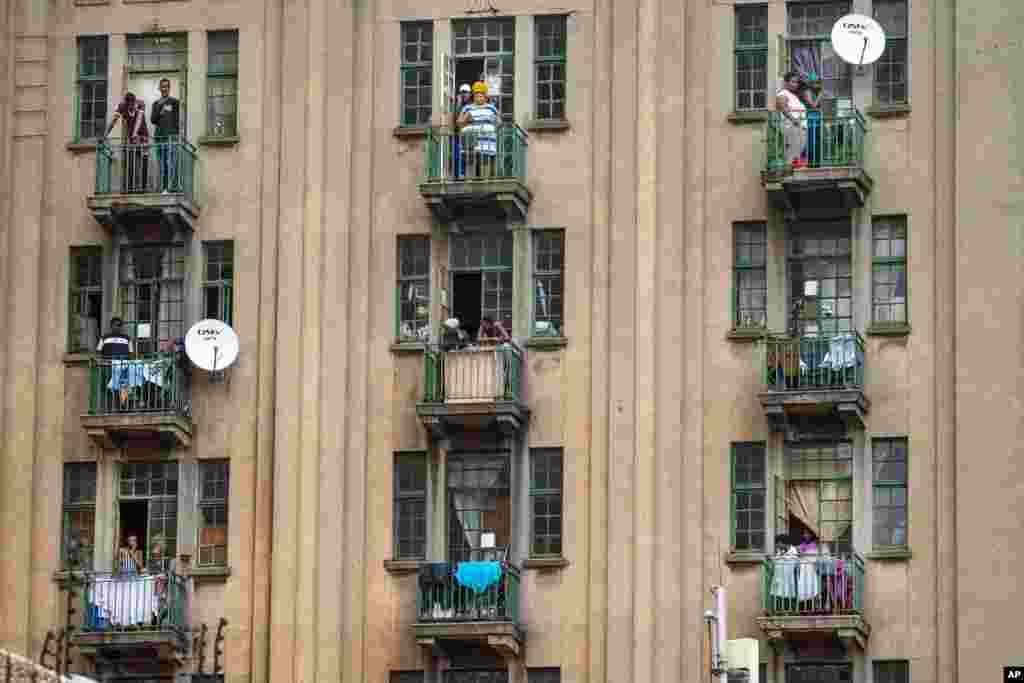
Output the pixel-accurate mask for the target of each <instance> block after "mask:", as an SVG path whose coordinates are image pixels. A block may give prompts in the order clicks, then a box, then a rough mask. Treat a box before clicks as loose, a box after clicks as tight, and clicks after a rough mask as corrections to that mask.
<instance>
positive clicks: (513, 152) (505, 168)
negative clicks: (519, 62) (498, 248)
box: [420, 124, 533, 223]
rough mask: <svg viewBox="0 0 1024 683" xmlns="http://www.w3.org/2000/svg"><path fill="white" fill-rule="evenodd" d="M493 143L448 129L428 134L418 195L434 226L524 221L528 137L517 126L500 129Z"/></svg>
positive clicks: (528, 196)
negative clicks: (467, 220) (481, 219)
mask: <svg viewBox="0 0 1024 683" xmlns="http://www.w3.org/2000/svg"><path fill="white" fill-rule="evenodd" d="M496 138H497V139H496V141H488V140H486V139H481V138H480V136H478V135H477V134H475V133H468V132H464V133H458V132H455V131H453V130H452V129H451V128H448V127H436V128H432V129H431V130H430V132H429V133H428V135H427V143H426V177H425V178H424V179H423V182H422V183H420V194H421V195H423V200H424V201H425V202H426V203H427V206H428V207H430V210H431V211H433V213H434V215H435V216H436V217H437V218H438V220H440V221H442V222H445V223H448V222H451V221H457V220H459V219H460V218H462V217H464V216H474V217H492V218H497V219H499V220H512V221H522V220H524V219H525V218H526V212H527V211H528V210H529V208H530V202H531V201H532V199H533V196H532V195H531V194H530V191H529V190H528V189H527V188H526V152H527V147H528V137H527V134H526V132H525V131H524V130H523V129H522V128H520V127H519V126H517V125H515V124H504V125H501V126H498V129H497V135H496ZM491 145H493V147H491ZM491 150H493V151H491Z"/></svg>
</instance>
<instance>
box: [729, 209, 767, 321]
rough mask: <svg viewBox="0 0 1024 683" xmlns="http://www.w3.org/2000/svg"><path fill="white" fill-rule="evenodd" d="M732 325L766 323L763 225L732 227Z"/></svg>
mask: <svg viewBox="0 0 1024 683" xmlns="http://www.w3.org/2000/svg"><path fill="white" fill-rule="evenodd" d="M733 237H734V249H733V251H734V268H733V277H734V278H735V282H734V285H733V292H734V294H733V325H734V326H735V327H736V328H737V329H739V328H744V329H748V328H763V327H765V325H767V324H768V279H767V275H766V270H765V258H766V256H765V255H766V251H767V233H766V228H765V224H764V223H736V224H734V225H733Z"/></svg>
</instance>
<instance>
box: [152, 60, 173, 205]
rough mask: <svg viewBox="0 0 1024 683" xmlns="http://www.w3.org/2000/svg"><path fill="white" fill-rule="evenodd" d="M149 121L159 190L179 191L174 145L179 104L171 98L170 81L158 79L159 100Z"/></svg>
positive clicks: (155, 103) (165, 191) (154, 105)
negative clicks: (154, 143) (155, 157)
mask: <svg viewBox="0 0 1024 683" xmlns="http://www.w3.org/2000/svg"><path fill="white" fill-rule="evenodd" d="M149 120H150V122H151V123H152V124H153V125H154V126H155V130H154V131H153V139H154V142H156V144H157V148H156V154H157V156H158V157H159V158H160V190H161V192H164V193H165V194H166V193H167V192H168V191H170V189H171V188H173V189H174V190H175V191H180V190H181V188H180V187H179V181H178V173H177V171H178V167H177V154H176V152H177V149H176V145H177V143H178V135H179V131H180V130H181V102H179V101H178V100H177V98H174V97H171V81H170V80H168V79H166V78H161V79H160V99H158V100H157V101H156V102H154V103H153V109H152V112H151V113H150V116H149Z"/></svg>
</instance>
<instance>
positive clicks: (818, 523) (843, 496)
mask: <svg viewBox="0 0 1024 683" xmlns="http://www.w3.org/2000/svg"><path fill="white" fill-rule="evenodd" d="M784 467H785V475H786V480H785V485H784V486H785V489H784V491H785V492H784V501H785V502H784V505H785V510H786V512H785V515H786V523H787V526H788V531H789V535H790V537H792V538H800V537H802V536H803V535H804V532H808V533H810V535H811V537H812V538H813V539H814V540H815V541H816V542H817V544H818V547H819V550H821V549H823V546H825V545H827V546H828V549H829V551H830V552H831V553H832V554H839V553H849V552H852V551H853V524H854V519H853V444H851V443H850V442H849V441H845V440H834V441H832V440H830V441H801V442H791V443H787V444H786V446H785V453H784ZM776 533H780V532H779V531H778V530H777V531H776Z"/></svg>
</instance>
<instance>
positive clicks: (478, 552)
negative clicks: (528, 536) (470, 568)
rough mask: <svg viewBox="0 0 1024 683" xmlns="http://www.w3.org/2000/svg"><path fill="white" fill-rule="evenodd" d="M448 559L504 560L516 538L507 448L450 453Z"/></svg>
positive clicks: (448, 468) (451, 560) (454, 560)
mask: <svg viewBox="0 0 1024 683" xmlns="http://www.w3.org/2000/svg"><path fill="white" fill-rule="evenodd" d="M447 470H448V492H447V493H448V561H449V562H463V561H467V560H483V559H489V560H491V559H499V558H500V559H504V555H505V552H506V550H507V549H508V548H509V547H510V545H511V541H512V497H511V496H512V492H511V479H512V470H511V462H510V460H509V455H508V452H507V451H503V450H498V451H473V452H471V453H449V454H448V467H447Z"/></svg>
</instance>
